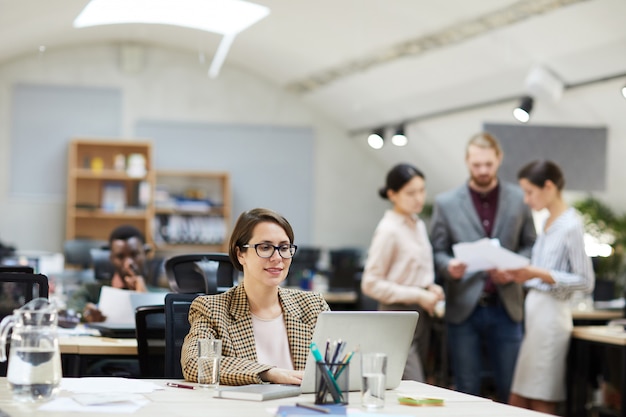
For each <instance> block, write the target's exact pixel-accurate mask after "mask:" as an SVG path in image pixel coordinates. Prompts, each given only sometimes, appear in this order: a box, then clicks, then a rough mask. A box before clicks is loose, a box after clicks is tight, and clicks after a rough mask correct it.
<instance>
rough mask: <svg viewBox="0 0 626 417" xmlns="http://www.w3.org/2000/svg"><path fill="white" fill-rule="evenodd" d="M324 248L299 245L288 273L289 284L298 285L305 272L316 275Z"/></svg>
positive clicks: (291, 285)
mask: <svg viewBox="0 0 626 417" xmlns="http://www.w3.org/2000/svg"><path fill="white" fill-rule="evenodd" d="M321 253H322V250H321V249H320V248H313V247H298V250H297V251H296V254H295V255H294V257H293V258H291V266H290V267H289V274H287V285H288V286H290V287H298V286H300V284H301V282H300V281H301V279H302V278H303V275H304V274H311V276H313V275H315V273H316V272H317V264H318V263H319V261H320V256H321Z"/></svg>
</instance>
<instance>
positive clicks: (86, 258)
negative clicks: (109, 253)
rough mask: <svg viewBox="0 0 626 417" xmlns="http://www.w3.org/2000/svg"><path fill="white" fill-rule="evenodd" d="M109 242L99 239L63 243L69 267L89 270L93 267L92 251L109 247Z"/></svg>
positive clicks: (73, 240) (64, 254) (74, 240)
mask: <svg viewBox="0 0 626 417" xmlns="http://www.w3.org/2000/svg"><path fill="white" fill-rule="evenodd" d="M108 244H109V242H107V241H106V240H98V239H86V238H85V239H80V238H79V239H71V240H66V241H65V242H64V243H63V256H64V257H65V263H66V264H67V265H73V266H75V267H78V268H80V269H83V270H84V269H89V268H91V266H92V258H91V249H101V248H105V247H107V245H108Z"/></svg>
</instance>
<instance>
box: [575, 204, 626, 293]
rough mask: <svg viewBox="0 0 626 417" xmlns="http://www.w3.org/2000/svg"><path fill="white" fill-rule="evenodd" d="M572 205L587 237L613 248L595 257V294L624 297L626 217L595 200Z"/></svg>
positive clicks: (600, 245) (600, 244)
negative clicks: (580, 215) (581, 221)
mask: <svg viewBox="0 0 626 417" xmlns="http://www.w3.org/2000/svg"><path fill="white" fill-rule="evenodd" d="M573 206H574V208H576V209H577V210H578V211H579V212H580V213H581V214H582V217H583V221H584V223H585V232H586V234H587V235H588V238H589V239H591V240H593V241H595V243H596V244H598V245H599V246H598V247H602V246H604V247H605V248H606V247H607V246H606V245H610V248H611V250H609V251H607V252H606V253H598V254H596V255H597V256H593V257H592V259H593V262H594V270H595V273H596V290H595V291H594V294H595V295H596V297H599V298H601V299H611V298H619V297H622V296H623V292H624V270H625V265H624V248H625V246H626V216H624V215H622V216H618V215H616V214H615V212H614V211H613V210H612V209H611V208H610V207H609V206H607V205H606V204H604V203H603V202H601V201H600V200H598V199H597V198H594V197H587V198H586V199H584V200H581V201H578V202H575V203H574V204H573ZM600 255H604V256H600ZM603 295H604V296H603Z"/></svg>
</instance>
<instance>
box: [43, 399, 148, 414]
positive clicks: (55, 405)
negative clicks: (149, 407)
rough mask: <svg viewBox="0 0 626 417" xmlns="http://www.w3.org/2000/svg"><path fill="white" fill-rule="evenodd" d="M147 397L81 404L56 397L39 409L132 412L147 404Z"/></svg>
mask: <svg viewBox="0 0 626 417" xmlns="http://www.w3.org/2000/svg"><path fill="white" fill-rule="evenodd" d="M149 402H150V401H149V400H148V399H143V400H141V401H125V402H114V403H110V404H98V405H81V404H79V403H78V402H77V401H75V400H74V399H72V398H68V397H63V398H56V399H54V400H52V401H49V402H47V403H45V404H44V405H42V406H41V407H39V410H41V411H62V412H66V411H73V412H79V413H116V414H132V413H134V412H136V411H137V410H139V409H140V408H141V407H143V406H144V405H146V404H148V403H149Z"/></svg>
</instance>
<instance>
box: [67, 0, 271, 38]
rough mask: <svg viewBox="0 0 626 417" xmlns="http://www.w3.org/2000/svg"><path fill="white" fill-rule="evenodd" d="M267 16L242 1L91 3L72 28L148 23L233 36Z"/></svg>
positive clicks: (110, 0)
mask: <svg viewBox="0 0 626 417" xmlns="http://www.w3.org/2000/svg"><path fill="white" fill-rule="evenodd" d="M269 13H270V10H269V8H267V7H265V6H261V5H259V4H254V3H250V2H247V1H242V0H91V1H90V2H89V4H87V6H85V8H84V9H83V11H82V12H80V14H79V15H78V17H76V19H75V20H74V27H76V28H83V27H88V26H98V25H116V24H122V23H147V24H161V25H174V26H183V27H188V28H193V29H199V30H204V31H207V32H214V33H219V34H222V35H234V34H237V33H239V32H241V31H243V30H244V29H246V28H248V27H250V26H252V25H253V24H255V23H256V22H258V21H259V20H261V19H263V18H264V17H265V16H267V15H268V14H269Z"/></svg>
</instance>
